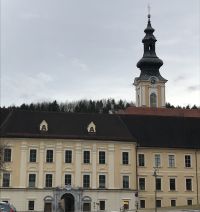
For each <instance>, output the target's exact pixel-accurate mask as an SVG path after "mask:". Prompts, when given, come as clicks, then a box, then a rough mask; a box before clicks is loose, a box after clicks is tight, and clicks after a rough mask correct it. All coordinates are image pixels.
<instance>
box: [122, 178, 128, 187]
mask: <svg viewBox="0 0 200 212" xmlns="http://www.w3.org/2000/svg"><path fill="white" fill-rule="evenodd" d="M123 188H129V176H123Z"/></svg>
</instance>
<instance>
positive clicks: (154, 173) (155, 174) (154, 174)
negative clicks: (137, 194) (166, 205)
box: [153, 167, 158, 212]
mask: <svg viewBox="0 0 200 212" xmlns="http://www.w3.org/2000/svg"><path fill="white" fill-rule="evenodd" d="M157 171H158V168H157V167H154V171H153V176H154V177H155V212H157V205H156V200H157V189H156V179H157V176H158V174H157Z"/></svg>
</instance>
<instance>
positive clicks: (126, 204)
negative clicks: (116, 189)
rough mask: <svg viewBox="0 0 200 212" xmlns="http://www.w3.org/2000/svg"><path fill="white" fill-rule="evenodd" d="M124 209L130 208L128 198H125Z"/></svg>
mask: <svg viewBox="0 0 200 212" xmlns="http://www.w3.org/2000/svg"><path fill="white" fill-rule="evenodd" d="M123 209H124V210H128V209H129V201H128V200H124V201H123Z"/></svg>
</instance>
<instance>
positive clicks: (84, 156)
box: [83, 151, 90, 163]
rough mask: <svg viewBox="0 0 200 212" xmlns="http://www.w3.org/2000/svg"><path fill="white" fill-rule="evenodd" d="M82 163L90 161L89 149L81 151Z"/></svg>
mask: <svg viewBox="0 0 200 212" xmlns="http://www.w3.org/2000/svg"><path fill="white" fill-rule="evenodd" d="M83 163H90V151H84V152H83Z"/></svg>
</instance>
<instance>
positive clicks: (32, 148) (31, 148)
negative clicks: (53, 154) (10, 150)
mask: <svg viewBox="0 0 200 212" xmlns="http://www.w3.org/2000/svg"><path fill="white" fill-rule="evenodd" d="M31 150H36V161H35V162H31V161H30V156H31V154H30V153H31ZM38 153H39V151H38V148H35V147H30V148H29V152H28V162H29V163H31V164H34V163H37V162H38Z"/></svg>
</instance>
